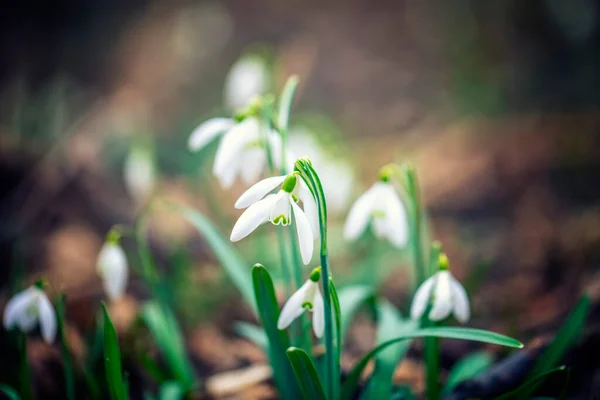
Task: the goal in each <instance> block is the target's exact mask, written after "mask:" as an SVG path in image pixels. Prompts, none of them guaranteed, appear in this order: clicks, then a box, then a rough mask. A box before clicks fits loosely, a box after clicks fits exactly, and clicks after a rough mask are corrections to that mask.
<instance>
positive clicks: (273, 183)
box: [235, 176, 286, 209]
mask: <svg viewBox="0 0 600 400" xmlns="http://www.w3.org/2000/svg"><path fill="white" fill-rule="evenodd" d="M285 178H286V176H274V177H272V178H267V179H263V180H262V181H260V182H258V183H257V184H255V185H253V186H251V187H250V188H249V189H248V190H246V191H245V192H244V193H242V195H241V196H240V198H239V199H237V201H236V202H235V208H238V209H241V208H247V207H249V206H251V205H252V204H254V203H256V202H257V201H259V200H260V199H262V198H263V197H265V196H266V195H267V194H268V193H269V192H270V191H271V190H273V189H275V188H276V187H277V186H279V185H280V184H281V183H283V181H284V180H285Z"/></svg>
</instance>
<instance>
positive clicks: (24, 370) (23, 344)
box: [18, 331, 33, 400]
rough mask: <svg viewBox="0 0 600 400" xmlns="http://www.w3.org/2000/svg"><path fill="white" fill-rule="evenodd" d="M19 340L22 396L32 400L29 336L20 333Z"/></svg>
mask: <svg viewBox="0 0 600 400" xmlns="http://www.w3.org/2000/svg"><path fill="white" fill-rule="evenodd" d="M18 340H19V351H20V354H19V355H20V357H21V358H20V360H19V386H20V388H19V389H20V395H21V397H22V398H23V400H32V399H33V391H32V386H31V371H30V370H29V363H28V362H27V336H26V335H25V334H24V333H23V332H20V331H19V332H18Z"/></svg>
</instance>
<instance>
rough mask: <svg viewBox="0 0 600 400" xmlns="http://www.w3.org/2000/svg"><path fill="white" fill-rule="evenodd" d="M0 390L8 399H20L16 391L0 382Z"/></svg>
mask: <svg viewBox="0 0 600 400" xmlns="http://www.w3.org/2000/svg"><path fill="white" fill-rule="evenodd" d="M0 392H2V393H4V394H5V395H6V397H8V399H9V400H21V397H19V394H18V393H17V391H16V390H15V389H13V388H11V387H10V386H7V385H4V384H0Z"/></svg>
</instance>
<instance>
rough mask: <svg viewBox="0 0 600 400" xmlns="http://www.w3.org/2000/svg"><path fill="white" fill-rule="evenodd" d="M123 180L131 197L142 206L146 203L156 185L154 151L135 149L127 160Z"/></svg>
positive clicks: (139, 147)
mask: <svg viewBox="0 0 600 400" xmlns="http://www.w3.org/2000/svg"><path fill="white" fill-rule="evenodd" d="M123 178H124V181H125V187H126V188H127V191H128V192H129V194H130V195H131V197H132V198H133V199H134V200H135V201H136V202H138V203H140V204H141V203H145V202H146V201H147V200H148V199H149V198H150V196H151V195H152V192H153V191H154V187H155V185H156V175H155V169H154V156H153V154H152V151H151V150H149V149H147V148H145V147H141V146H137V147H133V148H132V149H131V150H130V151H129V154H128V155H127V159H126V160H125V167H124V171H123Z"/></svg>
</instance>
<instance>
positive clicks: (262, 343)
mask: <svg viewBox="0 0 600 400" xmlns="http://www.w3.org/2000/svg"><path fill="white" fill-rule="evenodd" d="M233 329H234V330H235V331H236V333H237V334H238V335H240V336H243V337H245V338H246V339H248V340H249V341H251V342H252V343H254V344H255V345H257V346H258V347H260V348H261V349H263V350H266V349H267V347H268V346H269V341H268V339H267V335H265V331H264V330H263V329H262V328H261V327H259V326H256V325H252V324H249V323H248V322H236V323H235V324H234V325H233Z"/></svg>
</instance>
